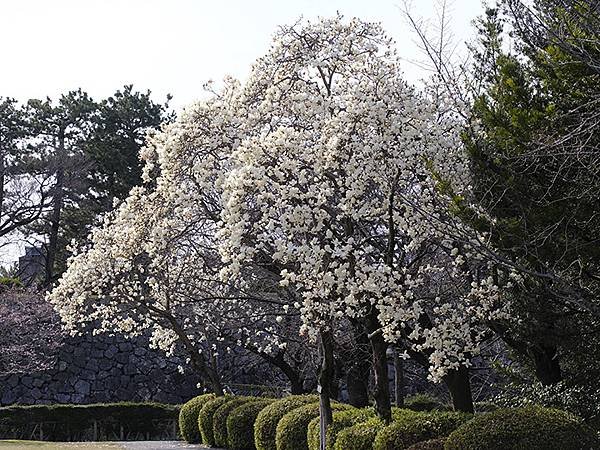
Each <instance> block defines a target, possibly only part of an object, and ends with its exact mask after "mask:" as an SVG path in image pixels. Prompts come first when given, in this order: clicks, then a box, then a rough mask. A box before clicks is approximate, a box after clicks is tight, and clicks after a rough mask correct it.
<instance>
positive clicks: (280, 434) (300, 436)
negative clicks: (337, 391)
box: [275, 403, 352, 450]
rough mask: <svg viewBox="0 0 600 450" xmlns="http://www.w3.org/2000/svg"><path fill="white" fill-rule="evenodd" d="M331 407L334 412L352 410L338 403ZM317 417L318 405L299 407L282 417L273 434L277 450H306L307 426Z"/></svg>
mask: <svg viewBox="0 0 600 450" xmlns="http://www.w3.org/2000/svg"><path fill="white" fill-rule="evenodd" d="M331 407H332V408H333V409H334V410H340V409H349V408H352V407H351V406H349V405H343V404H339V403H337V404H336V403H333V404H332V405H331ZM318 416H319V404H318V403H312V404H309V405H304V406H301V407H299V408H296V409H294V410H292V411H290V412H289V413H287V414H286V415H285V416H283V417H282V418H281V420H280V421H279V423H278V424H277V430H276V432H275V443H276V446H277V450H308V436H307V434H308V424H309V423H310V421H311V420H313V419H314V418H315V417H318Z"/></svg>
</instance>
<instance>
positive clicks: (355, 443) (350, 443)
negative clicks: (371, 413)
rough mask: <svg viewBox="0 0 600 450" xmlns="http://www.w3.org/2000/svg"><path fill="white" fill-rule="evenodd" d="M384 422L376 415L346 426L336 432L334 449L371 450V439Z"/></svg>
mask: <svg viewBox="0 0 600 450" xmlns="http://www.w3.org/2000/svg"><path fill="white" fill-rule="evenodd" d="M384 426H385V424H384V423H383V422H382V421H381V419H379V418H378V417H373V418H371V419H369V420H367V421H366V422H360V423H357V424H356V425H353V426H351V427H350V428H346V429H345V430H342V431H340V432H339V433H338V435H337V438H336V440H335V443H334V444H333V448H334V450H372V449H373V440H374V439H375V436H377V433H378V432H379V430H380V429H381V428H383V427H384Z"/></svg>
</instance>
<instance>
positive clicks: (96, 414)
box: [0, 402, 179, 441]
mask: <svg viewBox="0 0 600 450" xmlns="http://www.w3.org/2000/svg"><path fill="white" fill-rule="evenodd" d="M178 414H179V406H177V405H165V404H161V403H130V402H123V403H97V404H90V405H68V404H64V405H31V406H5V407H2V408H0V439H32V438H35V439H37V440H46V441H93V440H100V441H104V440H125V439H129V440H135V439H144V440H147V439H164V438H165V437H169V438H171V439H175V438H176V437H177V436H174V435H173V431H174V430H175V429H176V427H175V425H176V424H177V417H178Z"/></svg>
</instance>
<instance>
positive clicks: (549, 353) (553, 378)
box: [490, 322, 562, 386]
mask: <svg viewBox="0 0 600 450" xmlns="http://www.w3.org/2000/svg"><path fill="white" fill-rule="evenodd" d="M490 328H491V329H492V330H494V331H495V332H496V333H497V334H498V335H499V336H500V337H501V338H502V340H503V341H504V342H506V344H507V345H508V346H509V347H511V348H512V349H513V350H515V351H517V352H518V353H520V354H521V355H522V356H524V357H525V358H527V359H529V360H530V361H531V362H532V363H533V366H534V369H535V376H536V378H537V379H538V381H539V382H540V383H542V385H544V386H549V385H552V384H556V383H558V382H559V381H562V371H561V368H560V358H559V356H558V348H557V346H556V345H554V344H552V343H544V342H542V343H541V344H533V345H532V344H531V343H529V342H526V341H522V340H518V339H515V338H514V337H513V336H512V335H511V334H510V331H509V329H508V327H507V326H506V325H504V324H502V323H497V322H494V323H491V324H490Z"/></svg>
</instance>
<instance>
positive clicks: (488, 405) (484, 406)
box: [474, 402, 500, 413]
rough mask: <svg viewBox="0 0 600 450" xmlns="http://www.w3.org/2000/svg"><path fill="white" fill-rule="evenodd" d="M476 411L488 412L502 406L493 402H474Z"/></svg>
mask: <svg viewBox="0 0 600 450" xmlns="http://www.w3.org/2000/svg"><path fill="white" fill-rule="evenodd" d="M474 406H475V412H476V413H487V412H492V411H497V410H498V409H499V408H500V407H499V406H498V405H496V404H495V403H492V402H476V403H475V404H474Z"/></svg>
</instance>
